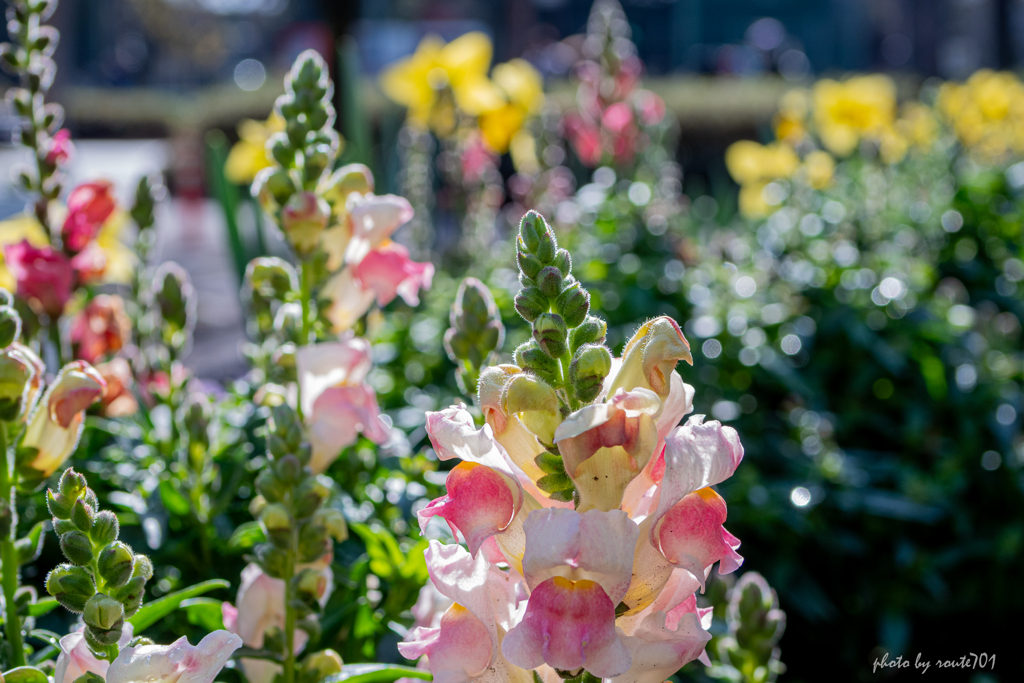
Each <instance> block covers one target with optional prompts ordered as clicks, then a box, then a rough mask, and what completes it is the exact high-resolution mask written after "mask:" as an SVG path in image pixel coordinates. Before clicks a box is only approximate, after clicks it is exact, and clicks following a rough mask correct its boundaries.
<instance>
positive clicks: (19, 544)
mask: <svg viewBox="0 0 1024 683" xmlns="http://www.w3.org/2000/svg"><path fill="white" fill-rule="evenodd" d="M46 524H47V522H45V521H43V522H39V523H37V524H36V525H35V526H33V527H32V530H31V531H29V532H28V533H27V534H25V536H24V538H19V539H18V540H17V541H15V542H14V547H15V549H16V550H17V551H18V564H27V563H29V562H32V561H34V560H36V559H38V558H39V553H41V552H42V551H43V529H45V528H46ZM51 609H52V608H51ZM32 616H35V615H32Z"/></svg>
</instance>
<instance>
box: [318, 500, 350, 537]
mask: <svg viewBox="0 0 1024 683" xmlns="http://www.w3.org/2000/svg"><path fill="white" fill-rule="evenodd" d="M313 524H315V525H317V526H320V527H323V528H324V529H325V530H326V531H327V533H328V534H329V535H330V537H331V538H333V539H334V540H335V541H337V542H338V543H341V542H342V541H344V540H345V539H347V538H348V525H347V524H346V523H345V515H343V514H341V510H335V509H334V508H320V509H319V510H317V511H316V512H315V513H314V514H313Z"/></svg>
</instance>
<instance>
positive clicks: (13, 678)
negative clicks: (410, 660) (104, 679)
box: [4, 666, 390, 683]
mask: <svg viewBox="0 0 1024 683" xmlns="http://www.w3.org/2000/svg"><path fill="white" fill-rule="evenodd" d="M387 680H390V679H387ZM7 681H10V683H49V679H48V678H47V677H46V674H44V673H43V672H42V671H40V670H39V669H37V668H35V667H34V666H19V667H17V668H15V669H11V670H10V671H5V672H4V683H7Z"/></svg>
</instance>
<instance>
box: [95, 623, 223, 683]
mask: <svg viewBox="0 0 1024 683" xmlns="http://www.w3.org/2000/svg"><path fill="white" fill-rule="evenodd" d="M241 646H242V639H241V638H239V637H238V636H236V635H235V634H233V633H228V632H227V631H214V632H213V633H211V634H209V635H208V636H206V637H205V638H203V639H202V640H201V641H200V642H199V644H198V645H196V646H194V647H193V646H192V645H190V644H189V642H188V639H187V638H185V637H184V636H182V637H181V638H179V639H178V640H176V641H174V642H173V643H171V644H170V645H138V646H136V647H126V648H124V649H123V650H121V653H120V654H119V655H118V656H117V659H115V660H114V661H113V663H111V665H110V668H109V669H108V670H107V683H136V682H137V681H148V680H161V681H163V683H213V679H214V678H216V677H217V674H219V673H220V670H221V669H223V668H224V665H225V664H226V663H227V661H228V658H230V657H231V654H232V653H233V652H234V651H235V650H237V649H238V648H240V647H241Z"/></svg>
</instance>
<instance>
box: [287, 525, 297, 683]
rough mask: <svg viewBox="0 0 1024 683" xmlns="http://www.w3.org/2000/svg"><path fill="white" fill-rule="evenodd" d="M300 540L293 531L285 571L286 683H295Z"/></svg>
mask: <svg viewBox="0 0 1024 683" xmlns="http://www.w3.org/2000/svg"><path fill="white" fill-rule="evenodd" d="M298 545H299V539H298V534H296V533H295V531H294V530H293V531H292V533H291V543H290V547H289V548H288V558H287V560H286V562H285V571H284V586H285V588H284V683H295V608H294V607H292V601H293V600H294V599H295V582H294V581H293V580H292V579H294V578H295V559H296V557H297V556H298V552H299V549H298Z"/></svg>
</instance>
